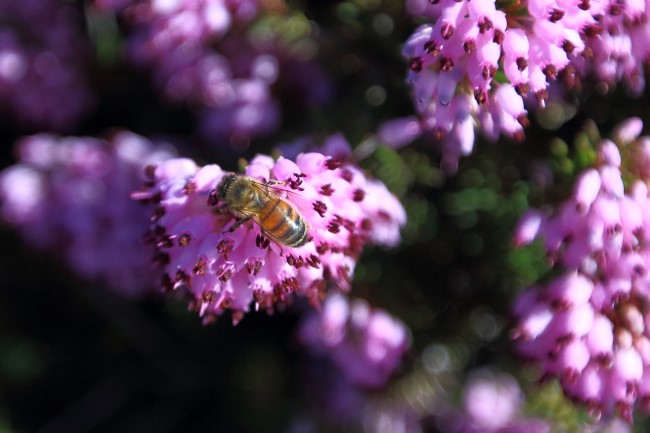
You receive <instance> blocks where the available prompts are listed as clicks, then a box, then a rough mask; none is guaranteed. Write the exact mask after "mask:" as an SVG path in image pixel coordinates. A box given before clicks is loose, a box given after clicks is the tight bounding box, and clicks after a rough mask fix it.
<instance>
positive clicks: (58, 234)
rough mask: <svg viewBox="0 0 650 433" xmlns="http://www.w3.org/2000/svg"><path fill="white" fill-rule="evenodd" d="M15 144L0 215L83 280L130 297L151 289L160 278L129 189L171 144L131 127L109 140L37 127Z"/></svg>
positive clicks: (2, 180)
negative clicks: (39, 131) (155, 140)
mask: <svg viewBox="0 0 650 433" xmlns="http://www.w3.org/2000/svg"><path fill="white" fill-rule="evenodd" d="M16 149H17V153H18V156H19V159H20V162H19V163H18V164H16V165H13V166H11V167H8V168H6V169H4V170H3V171H2V172H0V216H2V218H3V219H4V220H5V221H6V222H7V223H8V224H9V225H11V226H14V227H16V228H17V229H18V230H19V231H20V232H21V234H22V235H23V237H24V238H25V240H26V241H27V243H28V244H30V245H31V246H33V247H35V248H38V249H41V250H45V251H48V252H51V253H55V254H57V256H60V257H61V259H62V260H63V261H64V262H65V263H66V265H67V266H68V267H69V268H70V269H71V270H72V271H74V272H75V273H76V274H78V275H79V276H81V277H82V278H86V279H89V280H93V281H99V282H102V283H104V284H106V285H107V286H108V288H110V289H111V290H113V291H114V292H117V293H120V294H122V295H125V296H130V297H137V296H141V295H143V294H145V293H147V292H149V291H151V289H152V288H153V287H155V282H156V280H157V279H158V278H159V277H158V274H157V273H156V270H155V268H154V267H153V266H152V263H151V257H150V256H151V254H152V249H151V248H150V247H149V246H147V245H146V244H145V243H144V242H143V241H142V235H143V233H144V232H145V231H146V229H147V226H148V217H147V210H146V209H143V208H142V207H141V206H139V205H138V204H137V203H134V202H133V201H132V200H131V199H130V197H129V195H130V193H131V191H133V189H135V188H137V187H138V186H139V185H141V183H142V182H143V181H144V175H143V173H142V171H143V168H144V166H145V165H147V164H154V163H157V162H160V161H163V160H165V159H167V158H170V157H171V156H172V155H173V149H172V148H171V147H169V146H164V145H154V144H152V143H151V142H149V141H148V140H146V139H145V138H143V137H140V136H137V135H135V134H132V133H130V132H118V133H116V134H115V135H114V136H113V137H112V138H111V139H110V140H108V141H104V140H99V139H94V138H90V137H58V136H55V135H51V134H44V133H43V134H38V135H34V136H30V137H26V138H23V139H22V140H21V141H20V142H18V144H17V147H16Z"/></svg>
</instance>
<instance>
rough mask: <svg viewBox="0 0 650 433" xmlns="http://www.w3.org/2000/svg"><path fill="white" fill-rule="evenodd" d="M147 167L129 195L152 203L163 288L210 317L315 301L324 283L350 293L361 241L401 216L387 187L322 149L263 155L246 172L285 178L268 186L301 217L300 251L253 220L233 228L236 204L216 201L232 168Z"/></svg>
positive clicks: (383, 236)
mask: <svg viewBox="0 0 650 433" xmlns="http://www.w3.org/2000/svg"><path fill="white" fill-rule="evenodd" d="M150 174H151V176H152V177H151V182H150V183H149V184H148V185H147V186H146V188H145V189H144V190H142V191H140V192H137V193H134V195H133V197H134V198H136V199H140V200H142V201H144V202H151V203H153V204H154V205H155V206H156V210H155V211H154V218H153V222H152V226H151V231H150V240H151V242H153V243H154V244H155V245H156V246H157V248H158V252H157V260H158V261H159V262H160V263H161V264H163V265H164V268H165V272H166V274H165V278H164V279H163V286H164V287H165V288H167V289H169V290H173V289H176V288H180V287H184V288H186V289H187V290H188V291H189V292H190V293H191V295H192V297H193V298H194V299H195V302H194V304H195V306H196V308H197V310H198V311H199V312H200V314H201V315H202V316H204V317H205V318H206V319H211V318H213V317H214V316H215V315H218V314H220V313H222V312H223V311H224V310H225V309H227V308H229V309H232V310H233V312H234V313H233V320H234V321H235V322H236V321H238V320H239V319H241V317H243V314H244V312H245V311H248V310H249V306H250V304H251V303H255V308H256V309H260V308H262V309H267V310H270V309H272V308H273V306H274V304H276V303H277V302H283V301H288V300H289V298H290V297H291V294H293V293H298V294H300V295H303V296H306V297H307V298H308V299H309V300H310V301H311V302H312V303H314V304H318V302H319V301H320V299H321V297H322V294H323V291H324V290H325V289H326V288H327V285H328V282H331V283H333V284H334V285H335V286H338V287H339V288H341V289H343V290H348V288H349V284H350V280H351V278H352V273H353V271H354V267H355V265H356V260H357V258H358V256H359V254H360V252H361V250H362V249H363V246H364V244H365V243H366V242H369V241H375V242H378V243H384V244H389V245H391V244H394V243H395V240H396V239H399V229H400V226H402V225H403V224H404V223H405V219H406V216H405V212H404V209H403V208H402V206H401V205H400V204H399V201H398V200H397V199H396V198H395V197H394V196H393V195H392V194H391V193H390V192H389V191H388V190H387V189H386V187H385V186H384V185H383V184H381V183H379V182H378V181H373V180H369V179H367V178H366V177H365V175H364V174H363V172H361V171H360V170H359V169H358V168H356V167H355V166H353V165H350V164H342V163H341V162H340V161H339V160H336V159H334V158H329V157H326V156H324V155H322V154H319V153H307V154H300V155H298V157H297V159H296V162H295V163H294V162H292V161H290V160H288V159H285V158H280V159H278V160H277V161H274V160H273V158H271V157H269V156H263V155H259V156H257V157H255V158H254V159H253V160H252V161H251V162H250V163H249V164H248V165H247V167H246V170H245V175H246V176H248V177H250V178H253V179H256V180H258V181H259V182H260V183H264V182H267V181H276V182H280V183H282V184H285V186H282V185H280V186H277V185H276V186H275V187H268V188H269V192H270V193H271V194H273V195H277V196H280V197H284V199H285V200H287V201H288V202H289V203H290V205H291V206H292V207H294V208H295V210H297V211H298V212H299V213H300V214H301V215H302V218H303V219H304V221H305V222H306V225H307V227H308V229H307V230H308V242H307V243H306V244H305V245H303V246H301V247H296V248H291V247H288V246H286V245H280V244H279V243H277V242H275V241H272V240H271V239H269V238H267V237H265V236H264V235H263V233H262V232H261V230H260V227H259V225H258V224H257V223H255V222H254V221H248V222H246V223H245V224H243V225H242V226H240V227H238V228H236V229H235V230H232V231H231V230H230V227H231V226H232V224H233V223H234V222H235V220H234V217H233V211H234V212H236V211H237V209H236V208H231V209H229V208H228V207H225V208H223V206H222V205H223V204H225V203H222V202H220V201H219V199H218V198H219V193H218V191H217V189H216V188H217V186H218V185H219V184H220V181H221V180H222V179H223V177H224V175H225V174H228V173H225V172H224V171H223V170H222V169H221V168H220V167H219V166H217V165H207V166H205V167H199V166H197V165H196V164H195V163H194V162H193V161H191V160H189V159H173V160H169V161H166V162H164V163H162V164H160V165H158V166H157V167H156V168H155V169H154V170H151V171H150ZM263 188H266V187H263ZM267 194H268V193H267ZM273 200H275V199H273ZM293 214H294V216H295V214H296V213H293ZM240 216H241V215H240Z"/></svg>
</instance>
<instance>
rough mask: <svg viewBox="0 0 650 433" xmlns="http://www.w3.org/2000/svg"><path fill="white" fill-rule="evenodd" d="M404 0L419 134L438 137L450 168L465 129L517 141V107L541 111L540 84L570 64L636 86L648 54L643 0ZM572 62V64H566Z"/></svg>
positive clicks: (523, 120) (570, 76)
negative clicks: (412, 21)
mask: <svg viewBox="0 0 650 433" xmlns="http://www.w3.org/2000/svg"><path fill="white" fill-rule="evenodd" d="M430 3H431V4H425V2H423V1H411V2H410V3H409V10H410V11H411V12H413V13H416V14H418V15H423V16H425V17H427V18H428V19H429V20H432V21H433V23H431V24H424V25H422V26H420V27H419V28H418V29H417V30H416V31H415V33H413V34H412V35H411V37H410V38H409V40H408V41H407V42H406V45H405V47H404V50H403V54H404V56H405V57H406V58H407V59H408V61H409V66H410V71H409V75H408V82H409V83H410V85H411V86H412V92H413V101H414V104H415V109H416V112H417V114H418V116H419V117H420V120H421V125H420V128H421V130H422V131H426V132H428V133H430V134H432V135H433V136H434V138H436V139H439V140H442V146H443V165H447V166H449V167H450V168H451V169H453V168H454V167H455V165H456V164H457V159H458V157H459V156H461V155H466V154H469V153H470V152H471V151H472V148H473V144H474V140H475V135H474V129H475V125H476V126H478V129H480V130H481V132H482V133H483V134H484V135H485V136H486V137H487V138H488V139H490V140H496V139H497V138H498V137H499V135H500V134H505V135H506V136H510V137H514V138H516V139H521V138H522V137H523V128H524V127H526V126H527V124H528V118H527V111H526V109H525V107H524V102H525V101H528V100H531V99H532V98H531V97H534V99H535V100H537V102H538V103H539V104H540V105H541V106H544V104H545V101H546V100H547V98H548V87H549V84H550V83H551V82H552V81H553V80H555V79H556V78H557V77H558V76H559V74H560V73H561V72H562V71H563V70H564V69H565V68H567V66H569V65H571V68H570V69H571V71H570V72H569V73H567V74H566V75H567V77H566V78H567V83H568V84H570V85H575V79H576V78H578V77H577V74H578V73H579V72H578V71H582V73H590V72H592V70H593V71H596V75H597V76H598V77H599V78H601V79H603V80H607V81H608V82H615V81H618V80H619V79H620V78H621V77H625V78H626V79H627V81H628V82H631V83H632V85H633V87H634V88H637V89H638V88H643V81H642V80H643V74H642V66H643V64H644V61H645V60H647V59H648V58H649V55H648V53H649V52H650V49H649V48H648V46H647V45H648V44H647V43H646V41H647V39H648V35H650V27H649V25H648V19H647V17H646V16H645V3H644V2H643V1H641V2H619V1H614V0H611V1H582V2H559V1H558V2H556V1H551V2H548V1H540V0H527V1H522V2H517V3H515V4H511V3H502V2H495V1H469V0H460V1H457V0H436V1H432V2H430ZM573 63H575V65H572V64H573Z"/></svg>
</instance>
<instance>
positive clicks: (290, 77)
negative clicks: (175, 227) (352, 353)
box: [0, 0, 648, 433]
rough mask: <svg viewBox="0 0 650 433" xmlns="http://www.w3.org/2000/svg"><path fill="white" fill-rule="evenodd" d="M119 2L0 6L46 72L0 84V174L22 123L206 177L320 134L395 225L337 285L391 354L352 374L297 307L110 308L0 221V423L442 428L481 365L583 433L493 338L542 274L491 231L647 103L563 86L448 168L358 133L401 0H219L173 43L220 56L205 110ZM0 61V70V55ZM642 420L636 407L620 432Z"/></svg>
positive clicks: (4, 32) (190, 72) (177, 301)
mask: <svg viewBox="0 0 650 433" xmlns="http://www.w3.org/2000/svg"><path fill="white" fill-rule="evenodd" d="M39 3H40V4H39ZM134 3H147V2H135V1H128V0H124V1H121V2H120V1H113V2H110V1H104V2H102V1H97V2H83V1H67V0H47V1H45V0H29V1H23V2H20V3H18V2H15V0H0V53H2V52H3V51H2V49H5V50H10V48H11V47H12V46H16V47H19V48H20V47H24V50H25V51H24V52H25V53H34V52H49V53H50V54H51V56H50V57H49V58H50V60H51V57H52V56H54V57H56V58H57V59H58V60H56V61H53V62H54V64H56V65H59V66H60V67H62V69H66V68H67V69H66V70H67V72H66V71H58V70H57V67H56V66H52V65H49V66H48V65H45V66H43V65H41V67H44V68H45V69H44V70H45V71H47V74H45V75H47V76H48V77H50V78H51V82H49V83H48V84H44V85H43V86H42V87H39V85H37V84H34V83H31V84H30V82H29V81H28V80H27V78H26V79H24V80H23V81H27V82H26V83H25V84H24V85H23V87H20V88H19V87H18V85H17V84H16V85H15V86H14V89H17V90H13V91H9V90H6V89H8V88H10V87H11V86H10V85H9V84H7V83H8V82H9V80H7V81H6V82H2V83H0V84H2V85H3V87H0V105H2V107H0V140H1V141H2V144H1V145H0V161H1V162H0V163H1V164H2V166H1V167H2V168H3V169H4V168H6V167H9V166H11V165H13V164H15V163H16V162H17V151H16V147H15V143H16V142H17V141H18V140H20V139H21V138H22V137H24V136H28V135H32V134H36V133H40V132H44V131H45V132H52V133H55V134H60V135H62V136H91V137H99V138H105V139H109V137H111V136H112V134H114V133H115V131H118V130H128V131H131V132H133V133H136V134H139V135H142V136H144V137H147V138H148V139H150V140H160V141H164V142H166V143H172V144H173V145H175V146H176V149H177V151H178V153H179V154H181V155H185V156H188V157H192V158H194V159H195V160H196V161H197V162H198V163H200V164H206V163H218V164H219V165H221V166H222V167H223V168H224V169H227V170H237V169H238V167H239V166H241V163H240V158H244V159H250V158H252V157H253V156H254V155H255V154H257V153H270V154H274V155H278V154H281V153H284V154H291V152H293V153H296V152H297V151H300V150H301V149H303V148H304V146H306V145H305V144H304V142H308V141H309V140H313V141H316V142H320V141H322V140H323V139H324V138H325V137H327V136H330V135H332V134H335V133H342V134H343V135H344V136H345V138H346V139H347V140H348V141H349V143H351V145H352V146H353V147H354V148H355V156H356V158H357V162H358V164H359V165H360V166H361V167H362V168H363V169H364V170H366V171H367V173H369V174H370V175H371V176H374V177H376V178H378V179H380V180H382V181H383V182H384V183H385V184H386V185H387V187H388V188H389V189H390V190H391V191H392V192H393V193H394V194H395V195H397V196H398V197H399V199H400V200H401V202H402V204H403V205H404V207H405V209H406V211H407V215H408V222H407V224H406V226H405V227H404V228H403V230H402V242H401V244H400V245H399V246H397V247H395V248H392V249H385V248H381V247H373V246H368V247H367V248H366V249H365V250H364V252H363V254H362V255H361V257H360V258H359V261H358V265H357V269H356V271H355V274H354V280H353V284H352V289H351V292H350V294H349V295H350V297H351V298H363V299H365V300H367V301H368V302H369V303H370V304H371V305H372V306H373V307H376V308H382V309H384V310H386V311H387V312H388V313H390V314H391V315H393V316H394V317H396V318H398V319H399V320H401V321H402V322H404V324H405V325H406V326H407V327H408V329H409V338H410V348H409V349H408V351H407V352H406V354H405V355H404V357H403V358H402V362H401V365H400V367H399V368H398V369H397V371H395V373H394V374H393V375H392V376H391V378H390V380H389V381H387V382H386V383H385V384H384V385H382V386H380V387H376V388H373V389H368V388H364V387H360V386H355V385H354V384H351V383H348V382H346V381H345V379H344V378H342V376H341V373H340V372H339V371H338V370H337V368H336V367H335V366H334V365H333V364H332V363H331V362H330V361H329V360H328V359H327V358H326V357H323V356H318V355H317V354H314V353H313V352H311V351H310V350H308V349H307V348H305V346H304V345H303V344H302V343H301V342H300V340H299V338H298V328H299V323H300V322H301V320H302V318H303V317H304V316H305V315H306V314H307V312H308V311H309V309H310V308H311V307H309V306H307V305H306V303H304V301H301V300H299V299H298V300H296V302H295V303H293V304H292V305H289V306H287V308H286V309H285V310H284V311H276V312H275V314H272V315H267V314H266V313H265V312H251V313H248V314H247V315H246V316H245V318H244V319H243V320H242V321H241V322H240V323H239V324H237V325H236V326H233V324H232V321H231V318H230V317H229V315H228V314H226V315H224V316H223V317H220V318H219V319H218V320H217V321H216V322H215V323H212V324H209V325H203V324H202V321H201V319H200V318H199V317H198V315H197V314H196V312H194V311H189V310H188V307H187V302H186V300H184V299H182V298H181V297H180V296H177V295H176V294H174V293H168V294H160V293H158V291H156V290H152V291H151V292H149V293H146V294H145V295H142V296H139V297H137V299H130V298H129V297H126V298H125V297H124V296H121V295H120V294H119V293H117V292H115V291H112V290H110V288H108V287H106V285H104V284H102V282H101V281H100V282H98V281H92V280H91V281H89V280H88V279H83V278H81V277H79V276H78V275H77V274H75V273H74V272H72V271H71V270H70V269H69V267H68V266H67V265H66V263H65V262H64V260H62V256H61V254H60V251H62V249H63V248H65V247H64V246H61V247H59V249H55V250H54V251H51V250H50V251H44V250H39V249H38V248H34V247H33V246H32V245H30V244H29V243H26V242H25V240H24V238H23V236H22V235H21V233H20V232H19V231H17V230H16V229H15V228H14V227H13V226H12V225H11V224H9V223H6V224H3V225H1V226H0V245H2V248H0V255H1V256H2V257H1V259H0V272H1V274H0V277H1V281H2V283H0V286H1V287H2V289H1V290H0V433H24V432H39V433H49V432H65V433H75V432H136V431H138V432H151V433H153V432H199V431H202V432H210V431H215V432H242V433H244V432H269V433H271V432H295V433H298V432H300V433H303V432H371V431H372V432H416V431H432V432H436V431H454V429H453V428H452V427H449V426H448V425H447V424H445V423H444V422H443V421H441V419H442V420H444V419H445V417H444V416H441V413H442V412H445V411H446V410H447V409H449V408H451V407H455V406H457V405H458V404H460V403H459V402H461V400H462V395H463V391H462V387H463V384H464V383H466V382H467V381H468V377H470V373H471V372H474V371H477V370H481V371H483V370H482V369H486V368H487V369H488V370H486V371H490V372H494V374H495V375H497V376H498V375H499V374H506V373H507V374H509V375H511V376H512V377H515V378H516V379H517V380H518V383H519V386H520V387H521V388H522V390H523V391H522V392H523V393H524V395H525V396H526V399H525V408H524V409H522V410H523V411H524V412H525V413H526V414H528V415H530V416H534V417H538V418H540V419H543V420H551V421H550V422H551V423H552V425H553V428H552V430H553V431H584V426H585V425H587V422H588V416H587V413H586V411H584V410H583V409H580V408H573V406H571V405H569V404H567V400H566V398H565V397H564V396H563V395H562V392H561V390H560V389H559V387H557V385H556V384H554V383H553V382H551V383H549V384H546V385H544V386H542V387H539V386H538V385H537V383H536V379H537V376H536V374H535V372H534V370H529V369H527V368H526V367H525V365H524V364H522V363H521V362H520V361H519V360H518V359H517V358H516V356H514V354H513V353H512V351H511V349H510V342H509V337H508V332H509V329H510V327H511V325H512V324H511V322H510V317H509V309H510V305H511V302H512V299H513V297H514V296H515V294H516V293H518V291H520V290H521V289H522V288H523V287H526V286H527V285H530V284H532V283H533V282H534V281H537V280H538V279H540V278H541V277H542V276H544V275H545V274H546V273H548V271H549V270H548V267H547V265H546V262H545V258H544V253H543V251H542V249H541V248H540V247H539V246H538V245H533V246H530V247H526V248H523V249H519V250H515V249H514V247H513V245H512V233H513V229H514V226H515V224H516V221H517V219H518V218H519V217H520V216H521V214H522V213H523V212H524V211H525V210H526V209H528V208H529V207H532V206H538V205H540V204H543V203H552V202H556V201H558V200H561V199H563V198H565V197H566V196H567V195H568V194H569V193H570V191H571V188H572V184H573V180H574V178H575V175H576V174H577V172H579V170H581V169H582V168H584V167H586V166H588V165H589V163H590V162H591V161H592V160H593V155H594V145H595V142H596V139H595V137H598V132H597V131H598V130H600V131H601V133H602V134H603V135H606V134H608V133H609V132H610V131H611V129H612V127H613V126H614V125H615V124H616V123H617V122H619V121H621V120H623V119H625V118H626V117H629V116H630V115H637V116H639V115H640V116H641V117H644V116H645V120H646V124H647V120H648V119H647V117H648V116H647V114H644V113H647V110H645V108H646V107H647V106H648V100H647V97H648V95H647V93H646V94H644V95H642V96H641V97H640V98H637V99H633V100H632V99H630V98H629V96H628V95H627V94H626V93H625V90H624V89H618V90H616V91H613V92H611V93H609V94H607V95H606V96H604V95H600V94H598V93H597V92H594V93H592V94H587V93H588V92H585V94H582V95H581V96H580V98H581V99H580V100H578V98H577V97H576V98H575V99H571V98H567V102H566V103H563V104H559V103H558V104H556V105H553V106H552V107H550V109H549V110H547V111H546V112H545V113H543V114H540V115H537V114H532V115H531V116H530V117H531V119H532V121H533V122H532V123H533V124H532V126H531V127H530V128H529V129H527V130H526V140H525V142H522V143H515V142H513V141H510V140H501V141H499V142H498V143H488V142H483V141H481V140H479V141H478V143H477V145H476V146H475V151H474V152H473V154H472V155H471V156H469V157H466V158H464V159H462V160H461V162H460V167H459V170H458V173H456V174H453V175H449V174H446V173H445V172H443V171H442V170H440V169H439V155H438V152H437V149H436V145H435V143H434V142H433V140H431V139H426V138H423V139H419V140H417V141H415V142H414V143H413V144H412V145H410V146H408V147H403V148H399V149H396V148H393V147H390V146H388V145H385V144H383V143H382V142H381V141H380V140H379V141H378V140H376V139H374V138H373V137H374V134H375V132H376V131H377V130H378V128H379V127H380V125H381V124H382V123H383V122H385V121H388V120H390V119H393V118H396V117H401V116H408V115H412V114H413V107H412V103H411V99H410V94H409V88H408V86H407V85H406V83H405V76H406V70H407V65H406V61H405V60H404V59H403V58H402V57H401V54H400V52H401V47H402V44H403V43H404V41H405V40H406V39H407V38H408V36H409V35H410V34H411V33H412V31H413V29H414V28H415V27H416V25H417V24H418V20H417V19H416V18H414V17H413V16H412V15H411V14H409V12H408V10H407V7H406V5H405V4H404V3H403V2H402V1H397V0H349V1H335V2H317V1H283V0H259V1H258V2H251V3H253V4H254V6H252V7H251V10H249V11H247V10H245V8H244V7H243V6H242V7H240V6H237V5H239V3H242V4H243V3H245V2H235V1H233V2H231V3H232V5H231V6H230V7H232V8H234V9H232V10H237V11H238V12H236V13H234V12H233V13H232V15H231V21H230V24H229V26H227V28H226V27H224V29H223V30H220V31H218V32H216V33H215V35H216V36H214V35H212V36H211V37H210V38H207V37H206V36H205V35H200V34H199V35H195V36H192V37H196V38H197V39H198V40H200V41H201V44H202V45H201V46H202V47H203V49H204V50H207V51H208V53H218V54H219V55H220V56H221V57H220V59H213V58H210V61H211V62H212V61H214V62H217V63H218V62H223V61H224V59H226V60H227V61H228V62H230V64H229V66H228V68H227V69H228V70H229V71H230V72H229V74H231V77H232V79H233V80H234V81H237V85H236V86H233V88H232V89H230V91H233V92H234V93H236V94H237V96H236V97H233V98H232V100H229V102H223V103H218V104H217V103H214V102H213V101H212V102H211V101H206V100H203V99H201V98H202V96H201V95H202V90H201V85H199V84H197V82H198V81H202V82H209V80H210V79H212V78H211V76H209V75H204V76H201V75H200V71H201V68H202V66H200V65H199V66H197V65H198V64H199V63H200V64H202V65H204V64H205V62H204V60H205V59H204V60H201V61H200V62H199V60H200V59H199V60H197V59H198V57H197V58H193V59H181V60H178V62H177V63H174V59H170V58H166V57H165V55H164V53H153V52H152V51H151V50H150V48H148V47H147V44H148V43H151V40H149V39H147V38H149V37H151V35H152V32H154V31H155V24H151V23H152V22H153V20H152V19H151V17H150V16H149V15H147V11H143V10H141V9H143V8H137V7H132V6H133V4H134ZM172 3H173V2H170V4H172ZM44 4H47V6H44ZM233 5H235V6H233ZM129 7H131V8H129ZM40 8H42V9H40ZM237 8H239V9H237ZM61 10H64V11H65V12H61ZM62 15H64V16H65V18H61V16H62ZM147 20H149V21H147ZM12 44H14V45H12ZM147 50H149V51H147ZM147 53H149V55H147ZM204 54H205V53H204ZM29 55H31V54H29ZM170 57H171V56H170ZM208 57H210V56H209V55H206V58H208ZM47 59H48V57H47V56H46V60H47ZM206 61H207V60H206ZM166 62H167V63H166ZM201 62H203V63H201ZM13 70H14V71H15V69H13ZM0 71H5V72H6V71H9V72H7V74H6V75H7V76H10V75H11V74H10V72H11V71H12V66H11V57H7V56H4V57H0ZM70 71H72V72H70ZM197 71H198V72H197ZM213 73H216V72H214V71H213ZM57 74H59V75H57ZM66 74H67V75H66ZM174 74H177V75H174ZM172 75H173V77H172ZM57 77H58V78H57ZM170 77H171V78H170ZM172 78H173V79H172ZM34 80H35V81H38V80H37V79H36V78H34ZM21 82H22V81H21ZM238 86H239V87H238ZM255 86H257V87H255ZM233 89H234V90H233ZM251 89H252V90H251ZM57 92H58V93H57ZM32 93H33V94H32ZM59 93H60V94H59ZM28 96H29V98H31V99H30V100H29V101H27V98H28ZM215 97H216V96H215ZM21 98H23V99H25V100H23V99H21ZM34 101H38V103H35V102H34ZM30 104H32V105H30ZM48 104H49V105H48ZM579 104H580V111H577V107H578V105H579ZM34 106H38V107H45V108H43V109H42V111H38V109H36V108H34ZM48 107H49V108H48ZM247 119H248V120H247ZM251 119H253V120H251ZM498 371H500V372H502V373H496V372H498ZM509 377H510V376H509ZM449 410H451V409H449ZM643 425H644V418H642V417H640V418H639V417H637V419H636V427H635V428H636V431H644V427H643ZM457 430H458V429H457ZM457 430H456V431H457ZM513 431H515V430H513ZM522 431H527V430H522ZM593 431H596V430H593Z"/></svg>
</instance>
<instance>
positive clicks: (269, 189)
mask: <svg viewBox="0 0 650 433" xmlns="http://www.w3.org/2000/svg"><path fill="white" fill-rule="evenodd" d="M252 184H253V185H254V187H255V188H259V189H261V190H262V191H263V193H264V194H266V195H269V196H271V197H277V198H279V199H280V200H283V201H288V200H287V198H285V197H283V196H281V195H279V194H280V193H286V194H287V195H289V196H291V201H289V202H290V204H293V203H291V202H293V201H294V199H299V200H301V201H302V203H305V204H307V205H308V204H309V200H308V199H307V198H306V197H305V196H303V195H301V194H300V192H298V191H295V190H293V189H291V188H290V187H288V186H286V185H267V184H265V183H263V182H259V181H257V180H254V179H253V180H252Z"/></svg>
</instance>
